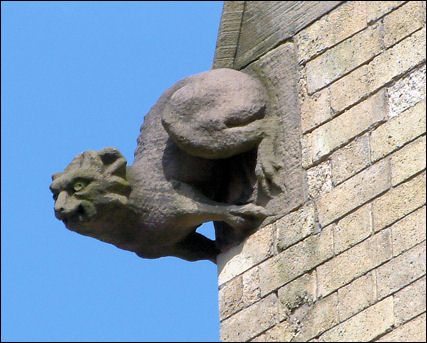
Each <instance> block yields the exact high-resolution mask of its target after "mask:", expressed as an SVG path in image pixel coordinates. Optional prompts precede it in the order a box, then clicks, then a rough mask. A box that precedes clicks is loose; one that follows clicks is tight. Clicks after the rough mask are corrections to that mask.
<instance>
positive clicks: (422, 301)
mask: <svg viewBox="0 0 427 343" xmlns="http://www.w3.org/2000/svg"><path fill="white" fill-rule="evenodd" d="M393 300H394V307H393V309H394V316H395V318H396V324H401V323H404V322H406V321H408V320H409V319H412V318H414V317H416V316H417V315H419V314H420V313H423V312H425V310H426V277H425V276H424V277H422V278H421V279H419V280H417V281H415V282H413V283H411V284H410V285H409V286H406V287H405V288H403V289H402V290H400V291H399V292H397V293H396V294H395V295H394V297H393Z"/></svg>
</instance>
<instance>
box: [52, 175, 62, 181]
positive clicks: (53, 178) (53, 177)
mask: <svg viewBox="0 0 427 343" xmlns="http://www.w3.org/2000/svg"><path fill="white" fill-rule="evenodd" d="M61 174H62V173H55V174H53V175H52V181H54V180H55V179H57V178H58V177H60V176H61Z"/></svg>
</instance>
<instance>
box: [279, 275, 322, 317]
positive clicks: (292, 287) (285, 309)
mask: <svg viewBox="0 0 427 343" xmlns="http://www.w3.org/2000/svg"><path fill="white" fill-rule="evenodd" d="M278 296H279V305H280V308H281V311H280V317H279V320H284V319H285V318H286V317H289V316H290V315H291V314H292V313H293V312H294V311H295V310H296V309H297V308H298V307H301V306H302V305H306V304H308V305H310V306H311V305H312V304H313V303H314V302H315V301H316V273H315V272H314V271H313V272H311V273H307V274H304V275H303V276H301V277H299V278H298V279H295V280H294V281H292V282H290V283H288V284H287V285H285V286H283V287H281V288H279V291H278Z"/></svg>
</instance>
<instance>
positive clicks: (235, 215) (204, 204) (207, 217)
mask: <svg viewBox="0 0 427 343" xmlns="http://www.w3.org/2000/svg"><path fill="white" fill-rule="evenodd" d="M172 183H173V185H174V188H175V190H176V191H177V193H178V194H179V195H181V196H183V197H185V199H182V201H180V204H186V206H185V208H184V209H183V210H184V211H185V213H183V215H184V216H185V217H186V218H185V220H186V221H187V223H189V224H190V223H191V226H198V225H200V224H202V223H205V222H209V221H223V222H226V223H227V224H228V225H230V226H231V227H232V228H233V229H234V230H236V231H237V233H238V235H239V236H246V233H249V232H251V231H252V230H253V229H254V228H255V227H256V226H257V225H258V224H259V223H260V222H261V221H262V220H263V219H264V218H265V217H267V216H268V215H269V212H268V211H267V210H266V209H265V208H264V207H262V206H258V205H255V204H252V203H248V204H244V205H233V204H227V203H220V202H215V201H213V200H210V199H208V198H207V197H205V196H204V195H203V194H201V193H200V192H199V191H198V190H196V189H195V188H194V187H192V186H191V185H188V184H186V183H183V182H179V181H173V182H172ZM189 199H191V201H188V200H189ZM178 200H179V199H178Z"/></svg>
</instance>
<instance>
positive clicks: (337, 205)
mask: <svg viewBox="0 0 427 343" xmlns="http://www.w3.org/2000/svg"><path fill="white" fill-rule="evenodd" d="M388 187H389V163H388V161H387V160H381V161H379V162H377V163H376V164H374V165H373V166H371V167H369V168H367V169H365V170H363V171H362V172H360V173H359V174H356V175H354V176H353V177H352V178H350V179H348V180H347V181H345V182H343V183H341V184H340V185H338V186H337V187H335V188H334V189H333V190H332V191H330V192H329V193H326V194H324V195H322V196H320V198H319V200H318V201H317V203H316V204H317V209H318V215H319V222H320V224H321V225H322V226H326V225H328V224H329V223H331V222H332V221H334V220H336V219H338V218H340V217H342V216H343V215H344V214H346V213H347V212H350V211H351V210H352V209H354V208H357V207H358V206H360V205H363V204H364V203H365V202H367V201H369V200H371V199H372V198H374V197H375V196H377V195H378V194H380V193H382V192H383V191H385V190H386V189H387V188H388Z"/></svg>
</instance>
